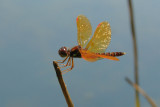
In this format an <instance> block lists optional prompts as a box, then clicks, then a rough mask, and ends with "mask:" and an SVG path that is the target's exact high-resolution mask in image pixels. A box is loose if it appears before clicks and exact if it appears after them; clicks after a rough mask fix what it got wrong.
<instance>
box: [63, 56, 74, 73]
mask: <svg viewBox="0 0 160 107" xmlns="http://www.w3.org/2000/svg"><path fill="white" fill-rule="evenodd" d="M71 61H72V63H71ZM69 63H70V64H72V65H69V66H71V67H70V68H68V69H66V70H63V71H62V74H65V73H67V72H69V71H71V70H72V69H73V67H74V62H73V57H72V59H71V60H70V62H69Z"/></svg>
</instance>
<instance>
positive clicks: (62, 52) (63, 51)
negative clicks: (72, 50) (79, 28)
mask: <svg viewBox="0 0 160 107" xmlns="http://www.w3.org/2000/svg"><path fill="white" fill-rule="evenodd" d="M58 53H59V55H60V56H61V57H66V56H67V55H68V49H67V47H65V46H64V47H61V48H60V49H59V51H58Z"/></svg>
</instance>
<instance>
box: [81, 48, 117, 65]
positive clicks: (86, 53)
mask: <svg viewBox="0 0 160 107" xmlns="http://www.w3.org/2000/svg"><path fill="white" fill-rule="evenodd" d="M80 52H81V55H82V58H83V59H85V60H86V61H90V62H94V61H97V60H99V59H102V58H106V59H110V60H115V61H119V59H118V58H116V57H113V56H106V55H101V54H96V53H92V52H90V51H88V50H83V49H82V50H80Z"/></svg>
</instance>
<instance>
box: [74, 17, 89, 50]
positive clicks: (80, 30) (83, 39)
mask: <svg viewBox="0 0 160 107" xmlns="http://www.w3.org/2000/svg"><path fill="white" fill-rule="evenodd" d="M91 35H92V26H91V24H90V22H89V20H88V19H87V17H85V16H84V15H79V16H78V17H77V41H78V45H80V46H81V47H82V48H84V47H85V46H86V44H87V43H88V41H89V39H90V36H91Z"/></svg>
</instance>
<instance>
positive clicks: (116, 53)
mask: <svg viewBox="0 0 160 107" xmlns="http://www.w3.org/2000/svg"><path fill="white" fill-rule="evenodd" d="M125 54H126V53H125V52H107V53H101V55H106V56H113V57H117V56H122V55H125Z"/></svg>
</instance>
